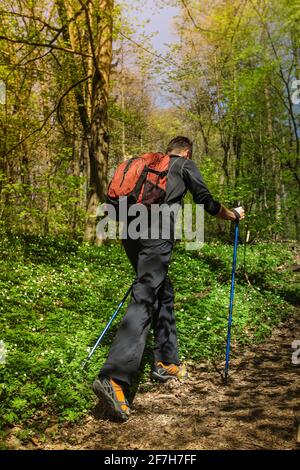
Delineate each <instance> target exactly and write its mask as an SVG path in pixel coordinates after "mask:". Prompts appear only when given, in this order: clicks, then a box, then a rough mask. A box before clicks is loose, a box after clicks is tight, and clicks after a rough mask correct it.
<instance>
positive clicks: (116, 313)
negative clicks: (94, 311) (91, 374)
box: [82, 284, 133, 369]
mask: <svg viewBox="0 0 300 470" xmlns="http://www.w3.org/2000/svg"><path fill="white" fill-rule="evenodd" d="M132 287H133V284H132V285H131V286H130V287H129V289H128V291H127V292H126V294H125V295H124V297H123V299H122V300H121V302H120V303H119V305H118V307H117V308H116V310H115V311H114V313H113V315H112V317H111V319H110V320H109V322H108V323H107V325H106V327H105V328H104V330H103V331H102V333H101V335H100V336H99V338H98V339H97V341H96V343H95V344H94V346H93V348H92V350H91V351H90V352H89V355H88V356H87V358H86V359H85V361H83V363H82V368H83V369H84V368H85V366H86V364H87V363H88V361H89V360H90V358H91V357H92V355H93V354H94V352H95V351H96V349H97V348H98V346H99V344H100V343H101V341H102V339H103V338H104V335H105V333H106V332H107V331H108V330H109V328H110V326H111V324H112V322H113V321H114V319H115V318H116V316H117V315H118V313H119V311H120V309H121V308H122V306H123V304H124V302H125V300H126V299H127V297H128V296H129V294H130V292H131V290H132Z"/></svg>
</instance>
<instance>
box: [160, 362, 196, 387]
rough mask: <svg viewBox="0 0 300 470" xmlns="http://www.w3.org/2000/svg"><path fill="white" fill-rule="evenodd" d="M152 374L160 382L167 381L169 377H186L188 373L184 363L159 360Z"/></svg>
mask: <svg viewBox="0 0 300 470" xmlns="http://www.w3.org/2000/svg"><path fill="white" fill-rule="evenodd" d="M152 376H153V378H155V379H157V380H159V381H160V382H166V381H167V380H169V379H185V378H187V376H188V374H187V370H186V367H185V366H184V365H180V366H177V365H176V364H164V363H163V362H157V363H156V364H155V366H154V370H153V372H152Z"/></svg>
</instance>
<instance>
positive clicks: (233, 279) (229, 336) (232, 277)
mask: <svg viewBox="0 0 300 470" xmlns="http://www.w3.org/2000/svg"><path fill="white" fill-rule="evenodd" d="M234 213H235V214H236V216H237V219H236V222H235V232H234V250H233V261H232V273H231V289H230V302H229V317H228V331H227V345H226V364H225V382H227V377H228V369H229V355H230V338H231V324H232V311H233V299H234V281H235V268H236V255H237V245H238V237H239V213H238V212H237V211H234Z"/></svg>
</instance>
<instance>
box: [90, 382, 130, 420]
mask: <svg viewBox="0 0 300 470" xmlns="http://www.w3.org/2000/svg"><path fill="white" fill-rule="evenodd" d="M93 390H94V393H95V394H96V395H97V397H98V398H99V399H100V400H101V402H102V403H103V404H104V405H105V406H106V408H107V410H108V411H109V413H110V415H111V416H112V417H114V418H117V419H119V420H121V421H126V420H127V419H128V418H129V415H130V409H129V404H128V401H127V400H126V398H125V395H124V392H123V389H122V387H121V385H119V384H118V383H117V382H115V380H113V379H112V378H111V377H99V378H98V379H96V380H95V382H94V383H93Z"/></svg>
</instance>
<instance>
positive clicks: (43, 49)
mask: <svg viewBox="0 0 300 470" xmlns="http://www.w3.org/2000/svg"><path fill="white" fill-rule="evenodd" d="M149 3H150V4H151V7H152V8H153V9H155V11H156V14H159V12H162V13H163V11H165V9H168V8H170V11H171V12H173V13H172V14H173V15H174V16H171V17H170V18H169V27H170V29H171V31H172V37H173V39H172V41H170V43H169V44H168V45H167V46H165V47H164V48H163V49H161V50H158V49H157V48H155V47H154V45H153V37H155V33H154V32H149V23H150V24H151V18H150V19H148V20H145V19H144V18H145V11H146V10H147V8H148V7H149ZM147 5H148V6H147ZM174 11H176V14H174ZM0 15H1V22H0V235H1V241H0V247H1V248H0V265H1V271H0V286H1V290H0V302H1V303H0V314H1V315H0V325H1V330H0V408H1V417H0V448H1V449H2V448H3V449H31V448H33V449H36V448H38V449H42V448H45V449H75V448H76V449H79V448H80V449H82V448H85V449H92V448H93V449H109V448H113V449H130V448H131V447H130V446H129V443H130V442H131V441H132V436H133V435H134V434H135V432H136V429H140V428H141V427H142V420H143V419H144V420H145V417H146V418H147V419H150V420H152V421H151V422H152V424H153V428H152V429H153V431H152V432H151V433H149V435H147V434H146V433H145V431H143V433H142V434H141V436H140V438H139V439H138V441H137V443H136V447H135V448H136V449H151V448H154V449H161V448H162V447H160V446H161V444H160V441H159V439H158V437H157V433H158V429H159V428H160V426H161V425H162V424H161V423H163V426H165V428H166V435H167V437H166V447H164V448H166V449H177V448H180V449H189V448H190V449H192V448H197V449H212V448H214V445H216V444H215V440H214V437H215V434H214V433H216V432H217V428H219V427H220V426H221V427H222V426H223V424H224V423H225V422H227V421H226V419H227V418H226V416H225V415H226V412H229V411H231V412H232V413H233V415H232V420H231V424H230V425H231V426H232V430H233V432H236V435H235V439H232V440H230V439H229V438H228V437H227V436H226V435H225V434H226V433H225V431H224V434H222V439H221V440H220V439H219V440H218V446H219V448H221V449H234V448H249V449H254V448H257V447H263V448H264V449H267V448H273V449H280V448H286V449H290V448H293V446H294V445H295V443H294V441H295V438H294V435H295V432H296V431H295V429H296V427H297V426H298V423H299V422H300V414H299V413H300V408H299V406H300V404H299V396H298V393H297V390H298V392H299V388H297V372H298V374H299V368H298V369H297V370H296V367H295V366H293V367H292V364H291V360H290V357H291V355H292V351H293V350H292V347H291V344H292V342H293V341H295V340H298V339H300V323H299V299H300V292H299V278H298V276H299V270H300V268H299V265H300V249H299V240H300V207H299V194H300V1H299V0H208V1H205V2H200V1H199V0H164V1H163V0H153V1H151V2H149V1H148V0H147V1H146V0H140V1H138V0H130V1H125V0H97V1H95V0H40V1H38V2H37V1H34V0H17V1H12V0H2V1H1V5H0ZM158 26H159V27H162V24H159V25H158ZM152 31H155V25H153V26H152ZM177 135H184V136H188V137H189V138H190V139H191V140H192V141H193V143H194V151H193V160H194V161H195V163H196V164H197V166H198V167H199V169H200V171H201V174H202V176H203V178H204V180H205V182H206V183H207V186H208V188H209V190H210V191H211V193H212V194H213V196H214V198H215V199H216V200H218V201H221V202H222V203H224V204H225V205H226V206H227V207H230V208H231V207H232V208H233V207H237V206H240V205H241V206H243V207H244V208H245V211H246V218H245V220H244V221H242V222H241V224H240V237H239V251H238V262H237V287H236V301H235V311H236V317H234V320H233V352H232V354H233V366H232V367H233V368H235V367H236V370H238V371H239V373H241V374H242V373H243V372H241V371H242V370H243V367H246V366H245V363H247V361H248V359H247V357H248V356H249V357H250V359H249V361H250V362H251V361H252V363H251V364H252V366H249V367H250V369H251V370H250V372H251V371H252V373H253V376H255V374H254V370H255V368H256V367H258V368H259V365H257V364H259V362H258V363H257V360H258V359H257V357H256V356H255V357H254V353H255V347H256V346H255V345H257V348H258V349H257V350H258V351H259V352H258V353H257V354H258V356H259V357H260V358H261V361H262V362H263V361H269V363H270V364H271V363H272V361H273V359H274V361H273V362H274V364H273V365H274V370H273V369H272V367H271V365H270V364H269V363H268V364H269V365H270V367H269V368H268V367H267V369H266V370H267V371H269V376H268V378H266V377H265V375H263V371H261V373H262V376H261V377H262V380H263V381H264V382H263V383H264V388H263V390H261V391H260V392H257V393H258V395H257V396H253V397H252V398H251V397H250V398H249V397H248V398H245V394H246V390H247V388H248V386H249V383H248V382H247V380H248V379H245V377H242V376H240V377H237V376H236V378H235V381H236V382H235V383H234V384H233V388H234V390H235V391H236V396H237V397H238V398H235V400H236V402H235V404H236V407H235V408H234V410H229V409H226V400H227V399H229V398H228V396H229V395H228V396H227V395H226V392H224V391H222V390H223V389H222V386H221V385H220V383H219V382H218V381H217V378H216V372H214V365H215V363H216V361H217V362H218V364H219V366H218V367H220V368H221V364H222V361H223V359H224V354H225V349H224V348H225V340H226V332H227V314H228V312H227V311H228V301H229V286H230V277H231V262H232V235H233V228H234V227H233V226H234V224H233V223H228V222H225V221H223V220H221V219H217V218H213V217H210V216H209V215H207V214H206V215H205V245H204V248H203V249H202V250H200V251H199V252H197V253H189V252H187V251H185V250H184V245H183V244H182V243H178V245H177V246H176V248H175V253H174V261H172V263H171V267H170V274H171V277H172V279H173V281H174V284H175V311H176V312H177V328H178V336H179V345H180V352H181V359H182V360H183V361H187V363H188V365H189V367H190V368H191V370H192V371H193V370H194V371H196V372H195V377H196V378H194V379H193V372H192V373H191V376H192V379H191V382H190V383H189V384H188V386H187V387H188V388H187V389H185V388H184V386H183V387H181V386H180V387H179V388H178V389H176V388H175V389H174V387H173V388H172V387H171V386H170V387H169V388H166V390H164V391H163V393H164V395H163V396H162V403H163V400H164V397H165V396H167V395H168V394H169V395H170V394H173V393H174V397H175V398H174V400H175V402H176V400H177V401H178V400H179V401H180V397H181V398H182V400H183V401H184V397H185V396H186V395H185V394H190V395H191V397H192V398H191V402H192V403H193V406H194V407H196V409H198V408H197V406H200V405H199V403H198V402H197V399H196V396H194V395H193V393H194V394H195V393H196V392H197V391H198V389H199V387H200V386H199V383H200V382H201V380H202V381H203V382H204V383H205V387H206V388H205V387H204V389H205V390H206V392H207V395H208V398H207V402H208V403H211V405H210V406H211V407H212V410H214V408H213V406H215V407H216V408H218V407H219V406H220V409H219V408H218V412H217V413H216V416H218V417H219V418H218V419H219V420H220V423H221V424H220V423H219V424H218V425H217V424H216V423H212V422H211V420H212V417H211V416H208V417H207V420H208V421H207V420H204V421H203V422H200V421H199V422H198V421H197V420H196V421H195V422H194V421H193V420H194V416H193V415H194V412H193V410H189V411H187V410H188V407H187V405H186V404H185V405H184V408H182V416H183V421H182V422H185V424H186V425H187V426H186V428H188V429H194V433H192V432H190V435H188V434H187V437H186V439H185V440H184V439H183V437H182V432H181V431H182V430H181V424H180V422H179V424H178V430H177V431H178V432H175V431H173V430H170V429H171V428H172V429H173V428H174V423H176V417H174V416H173V417H172V416H171V414H168V412H167V411H166V416H165V421H160V420H159V416H164V413H165V411H164V407H163V406H162V405H158V407H159V406H161V409H160V411H159V412H156V414H155V416H154V415H153V406H154V405H152V404H151V400H152V401H153V402H155V400H156V399H158V398H159V396H160V395H159V393H161V392H159V389H158V388H157V386H156V385H153V384H152V385H151V382H149V374H150V368H151V365H150V363H151V340H152V338H151V337H150V338H149V343H150V345H149V344H148V346H147V348H146V354H145V361H144V362H145V364H144V365H143V367H144V368H143V372H142V373H141V377H140V379H139V380H140V381H141V384H142V385H141V386H140V387H141V390H142V392H143V393H142V392H141V398H137V405H136V410H137V411H135V413H136V414H134V416H133V418H132V421H130V423H129V426H127V428H126V432H125V433H124V434H122V431H121V429H120V431H118V429H119V428H118V426H117V425H116V424H115V423H110V424H109V425H106V424H105V421H103V420H102V417H101V416H100V418H99V417H98V418H97V416H96V417H95V416H94V415H93V414H92V411H91V410H92V409H93V406H95V403H96V402H95V397H93V396H92V391H91V389H90V384H91V383H92V381H93V378H94V377H95V376H96V375H97V372H98V369H99V364H100V363H101V361H103V360H104V358H105V357H106V355H107V352H108V348H109V345H110V343H111V341H112V339H113V337H114V334H115V332H116V328H117V325H118V320H117V321H116V324H114V326H113V327H112V329H111V331H110V332H109V333H108V336H107V337H106V339H105V341H104V343H103V345H101V347H100V348H99V349H98V351H97V353H96V355H95V357H94V358H93V360H92V361H91V363H90V365H89V368H88V370H87V371H84V372H82V371H81V370H80V364H81V362H82V360H83V359H84V358H85V355H86V353H87V351H89V347H91V346H92V345H93V342H94V341H95V340H96V338H97V334H98V332H99V333H100V331H101V328H103V327H104V326H105V324H106V323H107V321H108V320H109V318H110V316H111V314H112V313H113V311H114V308H115V307H117V305H118V303H119V300H120V299H121V298H122V296H123V295H124V293H125V291H126V289H127V288H128V287H129V286H130V283H131V282H132V279H133V270H132V268H131V266H130V263H129V262H128V260H127V258H126V257H125V254H124V252H123V251H122V247H121V244H120V243H119V242H118V241H109V242H105V243H103V241H102V240H100V239H99V238H97V235H96V225H97V222H98V220H99V216H98V212H97V208H98V206H99V204H101V203H102V202H104V201H105V196H106V192H107V186H108V183H109V181H110V179H111V177H112V175H113V172H114V170H115V168H116V166H117V165H118V164H119V163H121V162H123V161H125V160H128V159H129V158H132V157H136V156H139V155H141V154H144V153H147V152H165V150H166V147H167V144H168V143H169V141H170V140H171V139H172V138H174V137H175V136H177ZM185 201H186V202H192V198H191V195H190V194H187V196H186V198H185ZM280 331H284V335H285V336H284V337H283V338H282V341H281V340H280V338H279V337H280V334H281V333H280ZM191 333H192V334H191ZM272 335H273V336H272ZM274 335H275V339H274ZM278 335H279V336H278ZM297 335H298V337H297ZM270 338H273V339H272V340H271V339H270ZM268 341H274V344H277V346H278V350H277V353H276V352H274V355H275V356H276V354H278V357H277V356H276V357H275V356H272V357H269V356H268V354H269V353H268V352H266V351H267V350H268V348H267V344H268V343H266V342H268ZM264 348H265V349H264ZM280 348H282V350H281V353H280ZM1 351H2V352H1ZM252 353H253V356H251V354H252ZM1 354H2V356H3V357H2V358H1ZM247 354H248V356H247ZM270 354H271V353H270ZM4 356H5V357H4ZM268 357H269V359H268ZM251 358H252V359H251ZM276 358H277V359H276ZM243 364H244V366H243V367H242V365H243ZM276 367H278V369H276ZM280 367H281V369H280ZM197 374H198V375H197ZM201 374H202V375H201ZM274 374H275V376H276V374H278V377H277V376H276V377H277V378H278V383H277V382H276V384H277V385H276V384H275V385H274V384H273V386H274V387H275V388H274V393H275V392H277V395H276V393H275V396H273V397H271V395H270V394H269V392H268V390H269V388H270V384H269V385H268V384H267V381H268V380H270V381H272V377H274ZM285 374H286V376H285ZM288 374H289V375H288ZM250 375H251V374H250ZM250 375H249V376H250ZM199 377H200V379H199ZM280 378H281V379H280ZM197 379H199V380H200V382H199V380H198V382H197ZM193 380H194V382H193ZM239 380H241V382H240V384H239V383H238V381H239ZM249 380H250V379H249ZM255 380H256V379H255ZM247 383H248V385H247ZM239 386H240V388H239ZM197 387H198V388H197ZM276 387H277V388H276ZM174 390H175V391H174ZM214 390H217V391H218V392H220V396H221V397H222V399H221V404H220V403H218V402H217V400H214V399H212V397H213V393H214ZM228 393H230V392H228ZM232 394H234V392H233V391H232ZM282 394H286V396H287V397H290V400H288V399H286V401H285V402H284V407H285V408H284V410H283V405H282ZM178 396H179V398H178ZM297 396H298V398H297ZM176 397H177V398H176ZM193 397H194V398H193ZM209 398H210V399H211V400H210V401H209ZM139 400H140V401H139ZM193 400H194V401H193ZM222 400H223V402H222ZM272 400H273V406H274V410H273V412H274V415H275V416H277V418H278V420H280V422H281V428H280V429H281V431H278V432H277V433H276V432H275V437H274V435H273V437H272V435H271V434H272V433H270V429H271V428H272V418H271V417H270V408H269V406H270V407H271V401H272ZM243 401H244V402H246V405H245V406H246V407H247V406H248V407H249V410H250V411H249V416H250V417H251V416H252V414H251V413H252V412H253V416H252V418H251V419H250V418H249V419H248V421H247V420H246V418H245V422H248V424H249V429H250V430H248V431H247V430H246V429H245V428H242V431H240V433H239V432H238V431H236V422H239V423H240V420H241V419H242V418H241V415H240V414H239V412H238V410H239V409H240V408H239V404H240V402H243ZM171 403H173V402H172V399H171ZM176 403H177V402H176ZM176 403H175V405H174V407H179V408H178V409H179V410H181V408H180V406H181V405H178V403H177V404H176ZM222 403H223V405H224V409H223V408H222V407H221V405H222ZM264 406H266V408H267V409H264ZM256 407H257V408H256ZM154 408H155V407H154ZM166 409H167V410H168V408H166ZM262 410H263V411H262ZM282 410H283V411H282ZM202 411H203V410H202ZM202 411H201V409H200V408H199V410H198V411H197V413H200V415H201V413H202ZM213 412H214V411H212V413H213ZM159 413H161V415H159ZM177 413H180V411H177ZM188 413H190V414H188ZM100 414H101V413H100ZM87 416H88V418H87ZM167 418H168V419H167ZM99 419H100V421H99ZM172 419H173V421H172ZM216 419H217V418H216ZM84 420H87V421H84ZM78 423H79V424H78ZM82 423H83V424H82ZM171 423H172V426H171ZM259 424H261V426H260V427H259ZM76 426H78V428H76ZM106 426H108V427H107V429H109V431H110V433H111V437H108V436H107V435H106V433H105V429H106ZM207 426H208V427H209V429H211V435H207V434H205V433H204V429H206V427H207ZM175 428H176V426H175ZM78 430H79V431H78ZM203 433H204V434H203ZM203 435H204V436H205V437H202V436H203ZM112 436H114V437H112ZM249 436H250V437H249ZM88 437H89V438H90V439H87V438H88ZM87 441H89V443H87ZM299 441H300V433H299ZM258 443H260V444H258ZM189 446H190V447H189ZM191 446H194V447H191Z"/></svg>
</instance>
